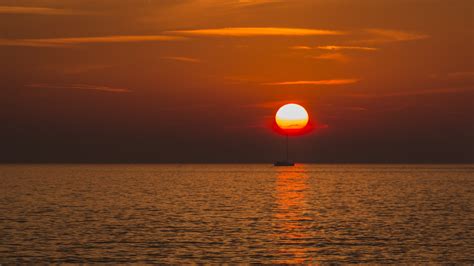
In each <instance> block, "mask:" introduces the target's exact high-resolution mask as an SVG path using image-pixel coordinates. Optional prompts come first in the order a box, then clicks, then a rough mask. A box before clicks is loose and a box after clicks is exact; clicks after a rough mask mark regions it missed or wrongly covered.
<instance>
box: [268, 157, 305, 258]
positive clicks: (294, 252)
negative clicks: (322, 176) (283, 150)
mask: <svg viewBox="0 0 474 266" xmlns="http://www.w3.org/2000/svg"><path fill="white" fill-rule="evenodd" d="M276 169H277V170H276V171H277V177H276V188H275V190H276V193H275V197H276V210H275V213H274V218H275V220H276V223H275V227H276V228H275V232H276V234H275V238H276V242H277V245H278V247H279V250H278V253H279V255H280V256H279V257H282V258H285V259H284V260H279V261H277V263H303V262H308V254H307V253H308V251H309V247H305V246H303V245H295V243H301V242H306V241H305V240H306V239H308V238H309V237H310V235H309V234H308V232H309V230H310V225H311V222H312V219H311V217H309V216H308V215H307V214H308V209H309V204H308V201H307V195H306V194H307V192H308V189H309V184H308V178H309V176H308V175H307V173H306V171H305V167H304V166H303V165H298V166H296V167H294V168H291V169H289V168H285V169H283V168H276Z"/></svg>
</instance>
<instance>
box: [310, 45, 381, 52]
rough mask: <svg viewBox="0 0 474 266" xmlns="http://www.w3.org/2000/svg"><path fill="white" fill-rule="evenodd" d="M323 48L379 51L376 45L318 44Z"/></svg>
mask: <svg viewBox="0 0 474 266" xmlns="http://www.w3.org/2000/svg"><path fill="white" fill-rule="evenodd" d="M317 48H318V49H321V50H330V51H339V50H361V51H377V50H378V48H374V47H363V46H337V45H326V46H318V47H317Z"/></svg>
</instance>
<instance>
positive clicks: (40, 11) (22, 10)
mask: <svg viewBox="0 0 474 266" xmlns="http://www.w3.org/2000/svg"><path fill="white" fill-rule="evenodd" d="M0 14H17V15H22V14H23V15H24V14H29V15H49V16H51V15H53V16H74V15H90V14H92V13H90V12H84V11H79V10H69V9H58V8H47V7H31V6H0Z"/></svg>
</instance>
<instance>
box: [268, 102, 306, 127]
mask: <svg viewBox="0 0 474 266" xmlns="http://www.w3.org/2000/svg"><path fill="white" fill-rule="evenodd" d="M275 121H276V123H277V125H278V127H279V128H281V129H283V130H292V129H303V128H304V127H306V125H308V121H309V115H308V112H306V110H305V109H304V107H303V106H301V105H299V104H294V103H290V104H285V105H283V106H282V107H280V109H278V112H277V113H276V115H275Z"/></svg>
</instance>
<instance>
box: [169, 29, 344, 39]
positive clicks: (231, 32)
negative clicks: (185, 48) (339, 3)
mask: <svg viewBox="0 0 474 266" xmlns="http://www.w3.org/2000/svg"><path fill="white" fill-rule="evenodd" d="M166 33H169V34H182V35H192V36H233V37H243V36H312V35H341V34H344V33H343V32H341V31H334V30H321V29H305V28H273V27H269V28H265V27H249V28H219V29H196V30H176V31H168V32H166Z"/></svg>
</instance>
